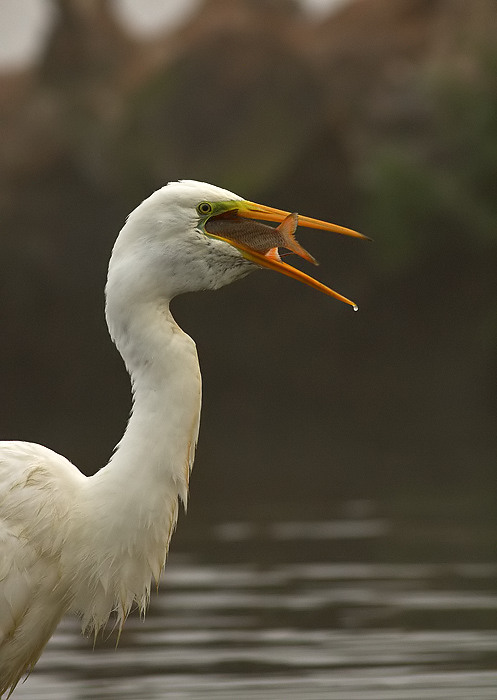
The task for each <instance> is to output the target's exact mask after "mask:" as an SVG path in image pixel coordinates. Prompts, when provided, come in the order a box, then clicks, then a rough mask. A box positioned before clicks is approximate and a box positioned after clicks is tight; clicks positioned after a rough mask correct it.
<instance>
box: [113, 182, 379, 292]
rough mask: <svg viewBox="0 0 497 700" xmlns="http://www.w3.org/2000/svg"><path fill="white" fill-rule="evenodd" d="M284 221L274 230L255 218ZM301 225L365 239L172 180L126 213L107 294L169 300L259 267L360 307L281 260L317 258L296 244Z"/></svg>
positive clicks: (220, 191)
mask: <svg viewBox="0 0 497 700" xmlns="http://www.w3.org/2000/svg"><path fill="white" fill-rule="evenodd" d="M256 219H259V220H265V221H276V222H280V225H279V226H278V227H274V228H273V227H271V226H267V225H265V224H262V223H260V221H255V220H256ZM297 223H300V224H302V225H304V226H309V227H312V228H319V229H323V230H326V231H335V232H338V233H342V234H346V235H349V236H355V237H359V238H365V236H362V235H361V234H359V233H356V232H355V231H351V230H350V229H345V228H342V227H340V226H336V225H335V224H329V223H327V222H324V221H319V220H316V219H310V218H308V217H304V216H299V215H297V214H289V212H285V211H281V210H279V209H274V208H272V207H267V206H264V205H260V204H255V203H254V202H250V201H247V200H244V199H242V198H241V197H240V196H239V195H236V194H234V193H233V192H229V191H228V190H224V189H221V188H220V187H215V186H214V185H209V184H207V183H204V182H197V181H195V180H182V181H180V182H171V183H169V184H168V185H166V186H165V187H162V188H161V189H160V190H157V191H156V192H154V193H153V194H152V195H151V196H150V197H148V198H147V199H145V200H144V201H143V202H142V203H141V204H140V205H139V206H138V207H137V208H136V209H135V210H134V211H133V212H132V213H131V214H130V215H129V217H128V220H127V222H126V224H125V226H124V227H123V229H122V230H121V233H120V234H119V237H118V239H117V241H116V244H115V246H114V250H113V253H112V258H111V262H110V265H109V279H108V284H107V294H108V296H109V293H116V292H117V294H119V296H120V297H121V300H122V301H123V302H124V303H134V302H136V301H138V300H140V301H154V300H157V299H160V298H164V299H166V300H169V299H172V298H173V297H174V296H177V295H178V294H181V293H183V292H190V291H199V290H203V289H217V288H219V287H222V286H223V285H225V284H229V283H230V282H233V281H234V280H236V279H238V278H240V277H244V276H245V275H246V274H248V273H249V272H250V271H251V270H253V269H256V267H257V266H259V267H268V268H270V269H273V270H276V271H278V272H282V273H283V274H285V275H288V276H290V277H293V278H294V279H297V280H300V281H302V282H304V283H306V284H309V285H310V286H312V287H314V288H316V289H318V290H320V291H322V292H325V293H327V294H329V295H331V296H334V297H336V298H338V299H340V300H341V301H345V302H346V303H349V304H351V305H352V306H355V305H354V303H353V302H351V301H350V300H348V299H346V298H345V297H342V296H341V295H339V294H337V293H336V292H333V290H331V289H329V288H328V287H325V286H324V285H322V284H321V283H320V282H317V281H316V280H314V279H313V278H312V277H309V276H308V275H306V274H304V273H303V272H301V271H300V270H298V269H296V268H294V267H292V266H290V265H288V264H286V263H284V262H282V261H281V259H280V257H279V253H278V249H279V248H280V247H283V248H287V249H289V250H290V251H292V252H294V253H296V254H298V255H299V256H301V257H302V258H305V259H306V260H308V261H311V262H313V263H315V262H316V261H315V260H314V258H313V257H312V256H311V255H310V254H309V253H307V251H305V250H304V249H303V248H302V247H301V246H300V245H299V243H298V242H297V241H296V239H295V237H294V232H295V229H296V227H297Z"/></svg>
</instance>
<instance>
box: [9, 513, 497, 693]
mask: <svg viewBox="0 0 497 700" xmlns="http://www.w3.org/2000/svg"><path fill="white" fill-rule="evenodd" d="M366 505H367V507H363V506H364V504H362V506H361V507H358V508H356V507H355V506H354V507H352V508H351V507H348V506H347V507H345V506H344V507H340V508H337V509H336V512H334V513H331V514H330V517H329V518H327V519H320V520H312V521H309V520H306V521H299V520H294V519H291V518H289V517H285V518H279V519H277V520H271V519H269V520H267V519H266V520H264V522H261V521H260V519H258V520H253V521H252V520H250V519H246V520H243V521H232V522H211V523H209V525H208V526H207V527H192V526H190V527H187V526H186V525H185V519H183V521H182V522H181V524H180V531H179V532H178V533H177V534H176V535H175V538H174V541H173V548H172V552H171V554H170V558H169V562H168V565H167V567H166V571H165V574H164V576H163V581H162V584H161V587H160V591H159V593H158V595H157V596H153V597H152V602H151V607H150V612H149V614H148V615H147V618H146V620H145V621H142V620H140V619H139V617H137V616H132V617H131V618H130V619H129V620H128V622H127V625H126V628H125V631H124V632H123V635H122V638H121V641H120V644H119V647H118V649H117V650H116V649H115V635H110V636H109V635H107V637H106V638H103V639H100V640H99V641H98V642H97V645H96V648H95V650H93V648H92V644H91V642H89V641H88V640H85V639H84V638H82V637H81V635H80V634H79V627H78V623H77V621H76V620H74V619H71V618H67V619H65V620H64V621H63V622H62V623H61V625H60V626H59V629H58V631H57V633H56V634H55V636H54V637H53V639H52V640H51V642H50V643H49V645H48V646H47V648H46V650H45V652H44V655H43V656H42V658H41V660H40V662H39V663H38V665H37V667H36V670H35V671H34V672H33V674H32V675H31V676H30V678H29V679H28V680H27V682H26V683H24V684H23V685H21V686H19V688H18V689H17V691H16V694H15V695H14V697H15V698H18V699H19V700H23V699H26V700H27V699H28V698H29V699H34V698H36V699H37V700H44V699H45V698H47V699H48V698H50V700H58V699H59V698H60V699H62V698H64V700H83V699H90V698H93V699H98V698H117V697H119V698H127V699H131V698H133V699H136V700H149V699H152V698H170V699H175V698H178V699H180V698H181V699H191V700H196V699H197V698H198V699H199V700H200V699H202V700H207V699H219V700H222V699H224V698H226V699H228V698H237V699H240V700H244V699H248V698H261V699H267V700H284V699H285V698H299V699H300V700H317V699H322V700H417V699H418V698H419V699H421V698H422V699H423V700H430V699H432V700H441V699H442V698H447V699H449V698H450V700H458V699H459V698H460V699H461V700H486V699H489V700H490V699H491V700H495V699H496V698H497V631H496V629H497V585H496V584H497V561H496V559H495V558H494V557H493V556H492V552H493V551H494V550H493V549H492V547H491V546H490V542H491V541H492V537H493V533H491V532H490V531H487V530H486V529H485V527H484V526H479V527H475V526H473V525H472V524H471V523H467V524H464V523H451V522H440V521H438V522H436V523H430V522H423V523H414V524H412V523H410V524H409V523H406V522H405V521H398V522H397V521H396V520H395V519H393V518H391V517H382V516H381V514H380V515H378V514H377V512H376V511H377V509H376V508H375V507H374V505H373V504H366ZM344 513H345V515H344ZM346 513H349V515H346ZM350 513H352V515H350ZM373 514H374V515H373ZM183 527H184V528H185V530H184V534H183V535H181V534H180V533H181V528H183ZM485 543H486V544H485ZM487 545H488V546H487Z"/></svg>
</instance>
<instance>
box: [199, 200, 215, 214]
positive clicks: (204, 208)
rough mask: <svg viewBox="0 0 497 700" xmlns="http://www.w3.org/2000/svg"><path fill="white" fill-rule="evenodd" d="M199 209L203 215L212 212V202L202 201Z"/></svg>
mask: <svg viewBox="0 0 497 700" xmlns="http://www.w3.org/2000/svg"><path fill="white" fill-rule="evenodd" d="M197 211H198V213H199V214H202V215H203V216H205V214H210V213H211V212H212V204H209V202H200V204H199V205H198V207H197Z"/></svg>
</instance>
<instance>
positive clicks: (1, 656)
mask: <svg viewBox="0 0 497 700" xmlns="http://www.w3.org/2000/svg"><path fill="white" fill-rule="evenodd" d="M201 204H202V207H201V206H200V205H201ZM257 207H258V208H257ZM207 209H208V210H209V211H207ZM226 212H228V214H229V213H230V212H231V214H233V213H235V214H237V215H238V214H239V215H240V217H249V218H255V217H256V216H257V218H266V219H268V218H269V219H271V220H280V221H281V220H283V219H284V217H285V215H286V212H280V211H279V210H271V209H269V208H267V207H266V208H265V207H262V206H260V205H254V204H253V203H251V202H246V201H245V200H242V199H241V198H240V197H239V196H237V195H235V194H233V193H231V192H228V191H226V190H222V189H220V188H218V187H214V186H212V185H207V184H205V183H198V182H195V181H182V182H177V183H170V184H169V185H167V186H166V187H163V188H162V189H160V190H158V191H157V192H155V193H154V194H152V195H151V196H150V197H149V198H148V199H146V200H145V201H144V202H142V204H140V205H139V206H138V207H137V208H136V209H135V210H134V211H133V212H132V214H131V215H130V216H129V218H128V220H127V222H126V224H125V226H124V227H123V229H122V231H121V233H120V234H119V237H118V239H117V241H116V243H115V246H114V249H113V252H112V257H111V260H110V264H109V273H108V281H107V286H106V317H107V323H108V326H109V331H110V334H111V337H112V339H113V340H114V342H115V344H116V346H117V348H118V350H119V352H120V353H121V355H122V357H123V359H124V362H125V364H126V367H127V369H128V371H129V373H130V376H131V382H132V389H133V410H132V414H131V417H130V420H129V423H128V426H127V428H126V431H125V433H124V436H123V438H122V440H121V441H120V443H119V445H118V446H117V448H116V450H115V452H114V454H113V456H112V458H111V459H110V461H109V463H108V464H107V465H106V466H105V467H103V468H102V469H101V470H100V471H99V472H97V473H96V474H95V475H94V476H91V477H86V476H84V475H83V474H82V473H81V472H80V471H79V470H78V469H77V468H76V467H75V466H74V465H73V464H71V463H70V462H69V461H68V460H67V459H65V458H64V457H61V456H60V455H58V454H56V453H54V452H52V451H51V450H49V449H47V448H46V447H42V446H40V445H35V444H31V443H25V442H0V695H2V694H3V693H4V692H6V691H8V690H9V689H10V690H11V691H12V690H13V689H14V687H15V685H16V684H17V682H18V681H19V679H20V678H21V677H22V675H23V674H25V673H26V672H29V670H30V669H31V668H32V667H33V666H34V664H35V663H36V661H37V660H38V658H39V656H40V654H41V652H42V650H43V647H44V646H45V644H46V642H47V641H48V639H49V638H50V636H51V635H52V633H53V631H54V630H55V628H56V626H57V624H58V622H59V620H60V618H61V617H62V615H64V614H65V613H66V612H68V611H74V612H76V613H78V614H79V615H80V616H81V618H82V625H83V630H84V631H85V632H89V631H94V632H95V633H96V632H97V631H98V630H99V629H100V628H101V627H102V626H103V625H105V624H106V622H107V620H108V618H109V616H110V615H111V613H115V614H116V616H117V623H118V625H119V626H122V624H123V623H124V621H125V619H126V616H127V615H128V613H129V611H130V609H131V607H132V606H133V605H134V604H137V605H138V607H139V608H140V610H141V611H142V612H144V611H145V609H146V607H147V604H148V600H149V595H150V586H151V581H155V582H158V579H159V576H160V574H161V571H162V569H163V567H164V563H165V558H166V554H167V550H168V546H169V541H170V538H171V534H172V532H173V530H174V527H175V524H176V519H177V512H178V498H179V499H181V500H182V501H183V503H185V504H186V500H187V493H188V481H189V475H190V471H191V468H192V464H193V458H194V452H195V445H196V441H197V435H198V428H199V418H200V403H201V377H200V370H199V365H198V360H197V353H196V348H195V343H194V342H193V340H192V339H191V338H190V337H189V336H188V335H186V334H185V333H184V332H183V331H182V330H181V329H180V328H179V326H178V325H177V324H176V323H175V321H174V319H173V317H172V315H171V313H170V310H169V302H170V300H171V299H172V298H173V297H174V296H176V295H177V294H181V293H182V292H186V291H196V290H201V289H216V288H218V287H221V286H222V285H224V284H228V283H230V282H232V281H234V280H236V279H237V278H240V277H243V276H244V275H246V274H247V273H248V272H250V271H251V270H252V269H255V265H254V262H255V263H259V264H261V265H265V266H268V267H273V268H275V269H277V268H278V267H279V266H281V271H282V272H284V273H285V274H290V273H289V272H288V270H287V268H289V269H290V270H293V268H290V267H289V266H287V265H285V263H281V262H279V263H278V261H277V260H276V258H275V256H274V251H273V255H272V256H271V255H270V253H271V252H272V251H252V250H251V249H250V248H249V247H248V246H244V245H242V244H240V243H239V242H237V243H231V242H230V241H229V240H228V239H226V238H223V239H220V238H218V237H216V236H214V235H209V234H208V233H207V231H206V229H205V225H206V223H207V222H208V220H209V218H210V217H212V216H218V215H223V214H225V213H226ZM238 221H239V219H236V221H235V220H233V226H238ZM244 221H245V220H244ZM312 221H313V220H310V219H309V220H306V223H309V222H312ZM245 223H246V222H245ZM257 225H259V226H260V225H261V224H257ZM309 225H315V227H319V228H325V227H328V230H339V232H341V233H350V235H353V232H349V231H348V230H346V229H345V230H344V229H338V227H336V228H334V227H333V225H331V224H326V225H325V224H324V223H323V222H314V224H312V223H311V224H309ZM318 225H319V226H318ZM276 252H277V251H276ZM266 256H267V260H268V263H267V264H266V262H265V260H266ZM300 275H301V276H302V281H304V282H306V283H308V284H311V283H312V280H311V282H309V280H310V279H311V278H307V277H306V276H304V275H303V273H299V272H298V271H296V274H295V275H294V274H291V276H297V277H299V276H300ZM312 284H313V286H317V288H319V289H322V291H327V293H330V294H332V295H335V296H336V293H334V292H332V291H331V290H328V289H327V288H324V287H323V286H322V285H320V284H319V283H317V282H316V283H312ZM346 301H347V300H346ZM349 303H351V302H349Z"/></svg>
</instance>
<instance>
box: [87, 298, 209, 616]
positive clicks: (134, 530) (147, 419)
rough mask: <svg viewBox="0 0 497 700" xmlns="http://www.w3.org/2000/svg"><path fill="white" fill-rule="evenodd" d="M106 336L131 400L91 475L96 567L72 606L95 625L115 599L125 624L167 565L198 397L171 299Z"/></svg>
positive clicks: (191, 351)
mask: <svg viewBox="0 0 497 700" xmlns="http://www.w3.org/2000/svg"><path fill="white" fill-rule="evenodd" d="M111 333H112V334H113V336H114V339H115V341H116V345H117V346H118V348H119V350H120V352H121V354H122V356H123V358H124V361H125V363H126V366H127V368H128V371H129V373H130V375H131V382H132V387H133V399H134V401H133V410H132V414H131V417H130V420H129V423H128V426H127V428H126V431H125V433H124V435H123V438H122V440H121V441H120V443H119V445H118V446H117V449H116V452H115V453H114V455H113V456H112V458H111V460H110V461H109V463H108V464H107V465H106V466H105V467H104V468H103V469H101V470H100V471H99V472H98V473H97V474H95V475H94V476H93V477H91V478H90V479H88V487H87V488H88V499H87V507H88V508H89V509H90V521H93V525H92V528H93V533H94V534H93V536H92V538H91V541H90V543H91V551H89V552H88V553H87V556H90V557H91V558H92V559H94V560H95V565H94V566H93V567H89V568H88V569H87V570H92V571H94V572H95V571H96V572H99V575H98V577H96V578H94V580H92V581H90V582H88V581H81V584H82V588H81V595H82V596H83V601H81V599H80V596H78V598H79V599H80V600H77V601H76V602H75V605H74V607H75V608H79V609H86V610H87V611H88V614H87V615H85V618H84V619H83V625H84V626H86V627H95V628H98V627H100V626H101V625H102V624H104V623H105V622H106V620H107V618H108V616H109V614H110V612H111V611H112V609H115V607H116V605H117V608H118V618H119V621H120V623H121V624H122V622H124V619H125V617H126V615H127V613H128V612H129V608H130V607H131V605H132V604H133V602H134V601H137V602H138V604H139V606H140V608H141V609H142V611H143V610H144V609H145V608H146V605H147V603H148V596H149V591H150V581H151V579H152V578H153V579H155V581H158V578H159V576H160V573H161V571H162V568H163V566H164V563H165V558H166V554H167V550H168V546H169V540H170V537H171V534H172V532H173V529H174V526H175V524H176V519H177V513H178V497H179V498H181V499H182V501H183V503H184V504H185V505H186V500H187V493H188V479H189V474H190V470H191V468H192V464H193V457H194V451H195V445H196V441H197V435H198V426H199V419H200V402H201V377H200V368H199V364H198V359H197V352H196V347H195V343H194V342H193V340H192V339H191V338H190V337H189V336H188V335H186V333H184V332H183V331H182V330H181V329H180V328H179V326H178V325H177V324H176V322H175V321H174V319H173V317H172V315H171V313H170V311H169V305H168V304H167V303H165V302H164V303H163V304H162V305H157V303H155V304H152V303H150V304H148V305H147V304H143V305H141V306H140V308H137V309H133V310H129V309H128V310H127V315H126V324H125V325H123V327H122V328H118V329H116V328H111ZM95 533H96V534H95ZM82 546H84V544H82ZM83 559H84V557H83ZM88 597H90V601H89V600H88ZM88 602H90V605H89V606H88Z"/></svg>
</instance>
